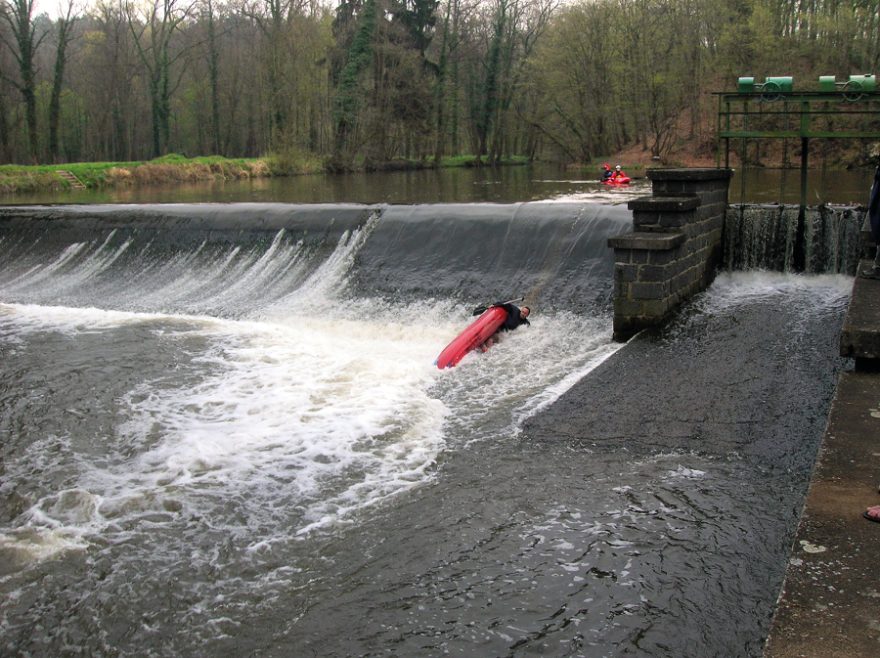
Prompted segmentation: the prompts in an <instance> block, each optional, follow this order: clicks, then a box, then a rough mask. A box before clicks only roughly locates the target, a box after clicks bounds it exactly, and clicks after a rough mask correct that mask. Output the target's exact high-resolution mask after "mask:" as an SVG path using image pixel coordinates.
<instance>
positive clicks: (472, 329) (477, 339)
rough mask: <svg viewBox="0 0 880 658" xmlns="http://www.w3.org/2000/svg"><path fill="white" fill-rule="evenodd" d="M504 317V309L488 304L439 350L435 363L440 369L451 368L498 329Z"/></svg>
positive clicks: (505, 315) (505, 314)
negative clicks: (481, 312)
mask: <svg viewBox="0 0 880 658" xmlns="http://www.w3.org/2000/svg"><path fill="white" fill-rule="evenodd" d="M506 319H507V311H506V310H504V309H503V308H502V307H500V306H490V307H489V308H488V309H486V310H485V311H484V312H483V314H482V315H480V317H478V318H477V319H476V320H474V321H473V322H472V323H471V324H469V325H468V326H467V328H466V329H465V330H464V331H462V332H461V333H460V334H458V336H456V337H455V338H454V339H453V340H452V342H451V343H449V345H447V346H446V347H445V348H444V349H443V351H442V352H440V356H438V357H437V360H436V361H435V362H434V363H435V365H436V366H437V367H438V368H440V369H441V370H443V369H444V368H452V367H453V366H454V365H456V364H457V363H458V362H459V361H461V360H462V359H463V358H464V357H465V355H466V354H467V353H468V352H470V351H472V350H475V349H477V348H478V347H479V346H480V345H482V344H483V343H485V342H486V340H487V339H488V338H489V337H490V336H492V335H493V334H494V333H495V332H496V331H498V328H499V327H500V326H501V325H502V324H504V321H505V320H506Z"/></svg>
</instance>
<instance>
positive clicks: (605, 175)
mask: <svg viewBox="0 0 880 658" xmlns="http://www.w3.org/2000/svg"><path fill="white" fill-rule="evenodd" d="M602 169H603V171H602V181H603V182H604V181H607V180H608V179H609V178H611V177H612V176H613V175H614V172H613V171H611V165H610V164H608V163H607V162H606V163H605V164H603V165H602Z"/></svg>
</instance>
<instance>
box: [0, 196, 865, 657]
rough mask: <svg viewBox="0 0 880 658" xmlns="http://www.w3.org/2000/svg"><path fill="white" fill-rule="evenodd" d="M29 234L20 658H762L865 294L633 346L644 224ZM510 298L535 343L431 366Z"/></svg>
mask: <svg viewBox="0 0 880 658" xmlns="http://www.w3.org/2000/svg"><path fill="white" fill-rule="evenodd" d="M4 213H5V214H4V215H3V219H2V220H0V263H2V265H0V350H2V363H3V370H2V395H0V411H2V414H0V436H2V446H3V448H2V449H3V468H4V479H3V483H2V485H0V488H2V494H3V497H2V527H0V533H2V534H0V552H2V557H3V558H4V559H3V560H2V564H3V565H5V566H4V567H3V568H4V572H3V580H2V591H3V594H4V598H5V599H6V600H7V601H9V605H4V608H3V612H2V617H0V627H2V629H3V634H2V635H3V638H2V643H3V645H2V646H3V647H4V648H5V650H7V651H9V652H10V653H16V652H18V653H24V652H30V653H34V654H50V653H57V652H59V651H61V650H63V648H64V647H69V646H78V647H83V649H84V650H87V651H89V652H90V653H92V654H93V655H141V654H143V653H152V654H155V655H169V656H170V655H199V654H204V653H207V652H211V653H214V654H216V655H241V654H242V653H261V654H263V655H269V656H272V655H278V656H282V655H290V653H291V652H292V651H297V652H303V653H307V652H310V651H312V652H317V653H320V654H322V655H327V656H344V655H353V654H364V653H387V652H391V651H395V652H399V653H401V654H409V655H414V654H418V655H441V654H444V653H453V654H459V655H467V654H473V653H474V652H476V653H479V654H483V655H508V654H512V655H525V654H527V653H540V654H543V655H584V656H592V655H597V653H599V654H602V653H606V654H607V653H613V652H614V651H629V652H634V653H639V652H642V653H645V654H650V655H681V654H682V653H686V652H689V651H694V650H697V651H699V652H701V653H707V654H711V653H719V652H724V651H725V650H729V648H730V647H739V648H740V649H741V654H742V655H759V654H760V648H761V644H762V641H763V637H764V636H765V634H766V632H767V628H768V625H769V616H770V614H771V612H772V607H773V603H774V601H775V595H776V592H777V591H778V588H779V585H780V583H781V577H782V572H783V569H784V563H785V560H786V556H787V550H786V548H787V545H786V542H787V541H788V540H789V539H790V537H791V534H792V533H793V528H794V524H795V523H796V517H797V508H798V501H799V500H800V499H802V497H803V493H804V490H805V487H806V481H807V478H808V477H809V468H810V464H811V463H812V458H813V457H814V455H815V450H816V447H817V445H818V440H819V437H820V435H821V431H822V425H823V421H824V413H825V410H826V409H827V405H828V402H829V400H830V396H831V393H832V391H833V383H832V381H831V380H832V377H830V376H829V375H828V373H833V372H835V371H836V369H838V368H840V367H841V360H840V359H839V358H837V357H836V356H835V353H834V350H833V348H832V344H833V342H834V340H835V339H836V332H837V331H838V330H839V324H840V322H841V318H842V315H843V310H844V308H845V304H846V300H847V295H848V279H847V278H846V277H838V276H821V277H809V278H803V277H791V276H788V275H785V274H773V273H754V272H751V273H745V274H739V273H733V274H724V275H722V276H721V277H720V278H719V279H718V280H717V281H716V282H715V284H713V286H712V287H711V288H710V289H709V290H708V291H707V292H706V293H704V294H703V295H701V296H698V297H697V298H695V299H694V301H693V302H691V303H689V304H687V305H686V306H685V307H683V309H682V311H681V313H680V315H678V316H677V317H676V318H675V319H674V321H673V322H672V323H671V324H670V325H669V326H668V327H667V328H666V329H664V330H663V331H662V332H661V333H660V334H658V335H656V336H645V337H643V338H639V339H637V340H636V341H632V342H630V343H629V344H627V345H626V346H625V347H621V346H620V345H619V344H615V343H613V342H612V341H611V325H610V318H611V308H610V307H611V303H610V297H611V293H612V287H611V284H610V274H611V271H612V263H611V260H610V258H609V253H608V250H607V248H606V247H605V244H606V242H607V239H608V238H609V237H610V236H612V235H616V234H618V233H619V232H621V231H622V230H624V228H625V227H626V225H627V224H628V223H629V221H630V215H629V213H628V212H627V211H626V210H624V209H622V208H611V207H606V206H595V205H590V204H573V205H570V206H566V205H565V204H561V205H558V206H557V205H556V204H511V205H494V204H485V205H483V204H478V205H477V206H470V205H469V206H459V207H456V206H455V205H454V204H452V205H449V206H438V207H431V206H413V207H409V206H406V207H393V206H392V207H384V206H342V207H335V206H332V207H331V206H322V207H317V208H308V207H305V208H300V207H290V206H285V205H283V204H281V205H277V206H276V205H272V206H262V204H256V205H255V206H244V207H237V206H224V205H216V206H212V205H208V206H203V205H198V206H177V207H172V206H158V207H133V208H132V207H121V208H78V209H63V208H50V209H46V210H39V209H27V210H22V209H18V210H15V211H8V212H7V211H4ZM312 213H314V215H313V214H312ZM13 214H14V215H15V216H14V217H13V216H12V215H13ZM499 245H500V247H499ZM511 289H513V290H514V291H515V292H523V293H525V294H527V295H530V296H531V298H532V299H533V300H535V302H536V303H535V315H534V318H533V326H532V327H530V328H527V329H526V328H524V329H522V330H520V331H518V332H515V333H514V334H512V335H511V336H510V337H509V339H508V340H505V341H504V342H503V343H502V344H500V345H499V346H497V347H496V348H493V349H492V350H491V351H490V352H489V353H487V354H485V355H479V356H477V355H474V357H473V358H472V359H470V360H469V361H466V362H465V363H464V364H463V365H462V366H460V368H458V369H456V370H454V371H451V372H444V373H439V372H438V371H437V370H436V369H435V368H433V367H432V366H431V360H432V359H433V358H434V357H435V356H436V353H437V352H438V351H439V349H440V348H441V347H442V345H443V344H445V342H446V341H447V340H448V338H449V337H450V336H451V335H454V333H455V331H456V330H457V328H459V327H460V326H462V324H463V323H465V322H466V321H467V320H468V318H469V317H470V314H469V311H470V308H471V307H472V306H473V305H475V304H476V303H482V302H485V301H493V300H494V298H496V297H505V296H507V295H508V294H509V291H510V290H511ZM341 629H345V632H341Z"/></svg>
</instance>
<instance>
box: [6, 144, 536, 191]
mask: <svg viewBox="0 0 880 658" xmlns="http://www.w3.org/2000/svg"><path fill="white" fill-rule="evenodd" d="M528 162H529V161H528V158H526V157H524V156H514V157H511V158H507V159H505V160H503V161H502V162H501V165H504V166H507V165H524V164H528ZM474 166H479V160H478V159H477V157H476V156H473V155H458V156H451V157H448V158H443V159H442V160H441V161H440V162H439V163H435V162H434V161H433V160H424V161H418V160H395V161H392V162H387V163H382V164H381V165H374V166H372V167H370V170H373V171H402V170H416V169H433V168H449V167H474ZM328 171H329V170H328V168H327V165H326V164H325V163H324V162H323V161H322V160H321V159H320V158H318V157H317V156H311V155H307V154H306V155H302V154H298V155H270V156H266V157H262V158H224V157H221V156H204V157H197V158H187V157H185V156H182V155H178V154H174V153H172V154H169V155H164V156H162V157H160V158H156V159H154V160H149V161H137V162H72V163H66V164H58V165H35V166H27V165H0V195H2V194H22V193H28V192H41V191H64V190H71V191H72V190H77V189H112V188H125V187H139V186H148V185H168V184H174V183H196V182H200V181H224V180H241V179H252V178H277V177H286V176H301V175H307V174H323V173H328Z"/></svg>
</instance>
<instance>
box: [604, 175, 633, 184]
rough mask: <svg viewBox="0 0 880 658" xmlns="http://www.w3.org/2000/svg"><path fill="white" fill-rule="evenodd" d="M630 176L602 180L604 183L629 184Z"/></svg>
mask: <svg viewBox="0 0 880 658" xmlns="http://www.w3.org/2000/svg"><path fill="white" fill-rule="evenodd" d="M630 180H632V179H631V178H630V177H629V176H619V177H618V178H606V179H605V180H603V181H602V185H629V182H630Z"/></svg>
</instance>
